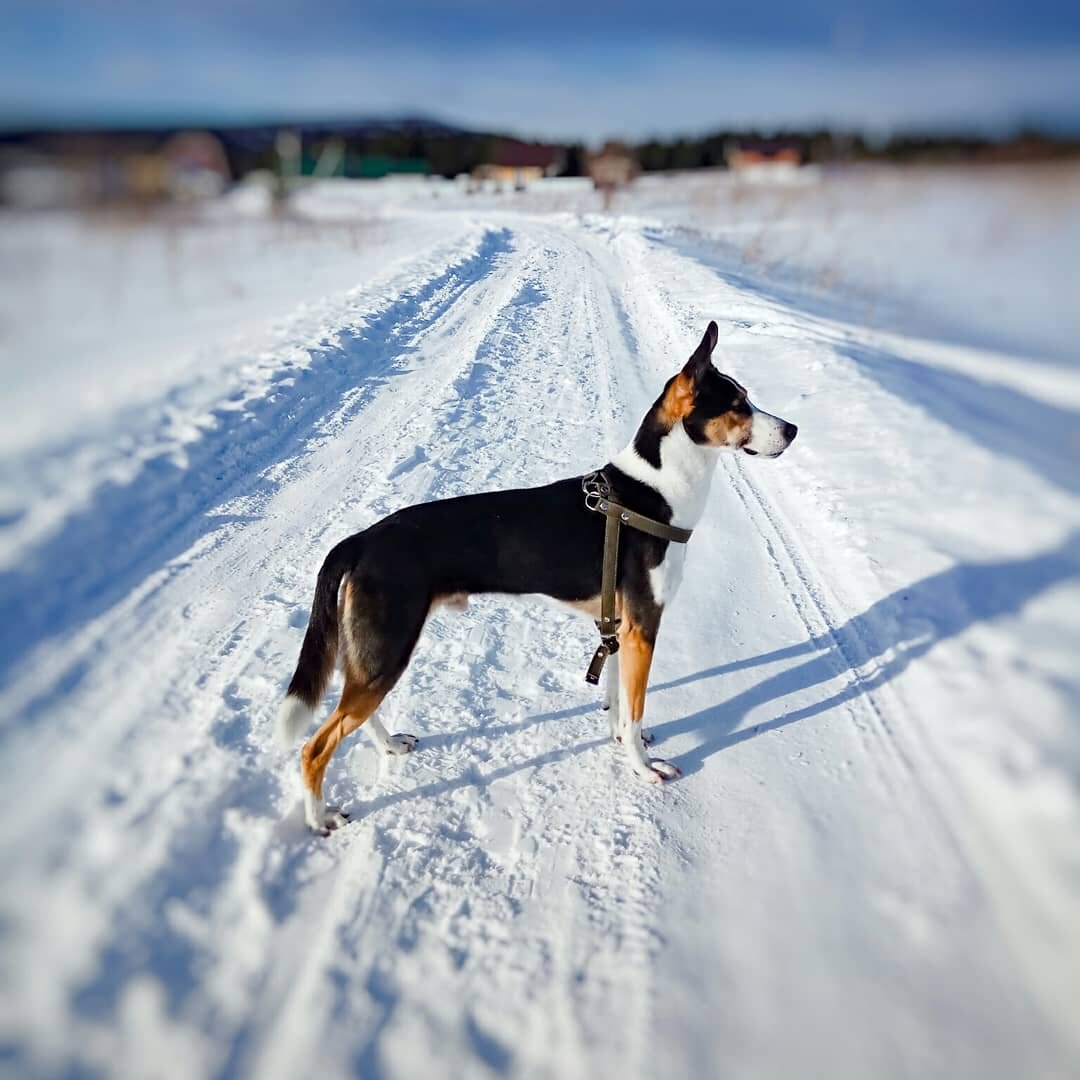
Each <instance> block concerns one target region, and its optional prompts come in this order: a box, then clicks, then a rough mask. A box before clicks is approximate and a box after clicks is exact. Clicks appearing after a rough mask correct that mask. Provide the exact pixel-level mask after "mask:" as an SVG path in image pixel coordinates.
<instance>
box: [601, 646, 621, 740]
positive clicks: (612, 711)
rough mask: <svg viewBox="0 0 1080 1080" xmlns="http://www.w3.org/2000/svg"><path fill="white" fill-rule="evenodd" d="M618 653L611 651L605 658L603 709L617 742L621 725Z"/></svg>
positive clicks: (619, 738) (619, 737) (612, 735)
mask: <svg viewBox="0 0 1080 1080" xmlns="http://www.w3.org/2000/svg"><path fill="white" fill-rule="evenodd" d="M620 696H621V695H620V693H619V654H618V653H617V652H616V653H612V654H611V655H610V656H609V657H608V659H607V677H606V681H605V682H604V709H605V710H606V712H607V714H608V723H609V724H610V725H611V737H612V738H613V739H614V740H615V741H616V742H619V741H620V740H621V736H622V726H621V724H620V723H619V712H620V711H619V698H620Z"/></svg>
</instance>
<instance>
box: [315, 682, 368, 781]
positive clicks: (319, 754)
mask: <svg viewBox="0 0 1080 1080" xmlns="http://www.w3.org/2000/svg"><path fill="white" fill-rule="evenodd" d="M385 696H386V691H385V690H371V689H369V688H367V687H365V686H362V685H361V684H359V683H350V682H346V683H345V689H344V690H343V691H342V694H341V700H340V701H339V702H338V706H337V708H336V709H335V710H334V711H333V712H332V713H331V714H330V716H329V718H328V719H327V721H326V723H324V724H323V725H322V727H320V728H319V730H318V731H316V732H315V734H314V735H312V737H311V738H310V739H309V740H308V741H307V743H305V745H304V749H303V750H301V751H300V775H301V776H302V777H303V779H304V785H305V787H307V788H308V789H309V790H310V791H311V792H312V794H313V795H314V796H315V798H317V799H321V798H322V787H323V776H324V775H325V774H326V766H327V765H329V764H330V758H332V757H333V756H334V751H335V750H336V749H337V748H338V745H339V744H340V743H341V741H342V740H343V739H345V738H346V737H347V736H349V735H351V734H352V733H353V732H354V731H355V730H356V729H357V728H358V727H360V725H361V724H363V722H364V721H365V720H366V719H367V718H368V717H369V716H370V715H371V714H372V713H373V712H374V711H375V710H376V709H377V708H378V706H379V702H380V701H382V699H383V698H384V697H385Z"/></svg>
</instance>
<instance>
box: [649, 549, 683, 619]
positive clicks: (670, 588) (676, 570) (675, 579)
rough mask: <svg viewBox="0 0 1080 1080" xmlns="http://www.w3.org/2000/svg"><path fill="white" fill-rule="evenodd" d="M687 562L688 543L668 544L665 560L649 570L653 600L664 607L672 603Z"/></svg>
mask: <svg viewBox="0 0 1080 1080" xmlns="http://www.w3.org/2000/svg"><path fill="white" fill-rule="evenodd" d="M685 563H686V545H685V544H668V549H667V551H666V552H665V553H664V558H663V561H662V562H661V563H660V565H659V566H654V567H653V568H652V569H651V570H650V571H649V588H650V589H652V594H653V600H654V601H655V602H656V603H657V604H659V605H660V606H661V607H664V606H665V605H667V604H670V603H671V601H672V599H673V598H674V596H675V593H676V592H678V590H679V585H680V583H681V582H682V576H683V566H684V565H685Z"/></svg>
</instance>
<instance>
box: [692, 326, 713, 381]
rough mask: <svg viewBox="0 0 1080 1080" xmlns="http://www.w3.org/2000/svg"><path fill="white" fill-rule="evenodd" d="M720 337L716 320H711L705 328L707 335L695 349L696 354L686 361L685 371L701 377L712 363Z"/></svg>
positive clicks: (698, 377)
mask: <svg viewBox="0 0 1080 1080" xmlns="http://www.w3.org/2000/svg"><path fill="white" fill-rule="evenodd" d="M719 337H720V329H719V327H718V326H717V325H716V323H715V322H710V323H709V325H708V326H707V327H706V329H705V336H704V337H703V338H702V339H701V344H700V345H699V346H698V347H697V348H696V349H695V350H694V355H693V356H691V357H690V359H689V360H687V361H686V365H685V366H684V367H683V371H684V372H685V373H686V374H687V375H689V376H690V378H692V379H700V378H701V376H702V375H704V374H705V372H706V371H708V369H709V365H710V364H712V354H713V349H715V348H716V341H717V338H719Z"/></svg>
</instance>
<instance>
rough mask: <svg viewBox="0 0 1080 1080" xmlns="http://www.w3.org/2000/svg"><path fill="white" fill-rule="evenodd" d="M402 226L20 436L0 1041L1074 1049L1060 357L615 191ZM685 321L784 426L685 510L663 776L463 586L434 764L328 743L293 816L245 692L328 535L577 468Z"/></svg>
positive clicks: (1005, 1059)
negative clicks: (299, 295)
mask: <svg viewBox="0 0 1080 1080" xmlns="http://www.w3.org/2000/svg"><path fill="white" fill-rule="evenodd" d="M433 216H437V215H433ZM417 220H419V219H417ZM409 221H410V222H411V223H410V225H409V227H410V228H414V227H416V228H418V232H417V236H419V237H422V238H423V239H422V242H421V241H419V240H418V242H417V244H416V246H415V249H414V250H412V251H411V252H409V253H408V254H405V255H403V254H401V253H400V252H396V253H395V259H394V260H393V261H392V263H388V264H387V265H386V266H385V267H383V268H382V269H381V270H380V272H379V274H378V275H373V276H371V277H370V278H369V279H366V280H365V281H364V282H362V283H361V284H360V285H359V286H356V282H355V280H350V279H348V278H346V279H344V280H343V281H342V282H341V292H340V293H334V294H331V293H329V292H328V293H327V297H328V298H327V299H326V300H325V301H324V302H322V304H321V306H320V307H319V309H318V318H317V319H313V318H311V317H308V316H305V315H304V313H303V312H300V313H298V314H296V315H295V316H293V317H290V318H282V319H280V320H279V322H278V323H276V324H275V325H274V327H273V328H272V329H270V330H266V331H265V335H264V338H262V339H260V341H259V345H258V355H259V357H261V358H262V359H260V360H259V361H258V362H252V363H249V364H247V365H246V366H245V367H243V370H242V371H241V373H240V374H239V375H237V376H236V380H235V381H234V382H233V383H219V382H214V381H211V382H209V383H206V384H205V385H203V384H202V383H200V384H199V387H200V389H199V390H198V392H196V391H195V390H193V389H192V388H191V386H190V385H189V384H187V383H182V382H178V381H177V380H176V379H173V380H171V382H170V385H168V386H167V387H165V388H163V391H162V401H163V402H164V404H162V405H160V407H159V406H157V405H155V406H154V408H151V409H147V408H145V407H140V409H139V410H137V424H136V422H135V420H133V419H131V417H132V416H133V415H135V414H134V413H124V414H123V415H122V416H121V418H120V419H117V420H113V421H108V422H103V423H102V431H103V432H104V434H103V435H101V437H100V438H97V437H95V436H93V435H90V436H87V437H86V438H84V439H81V440H74V439H70V440H68V441H67V442H65V443H63V444H58V445H51V446H48V447H45V448H42V447H31V448H29V449H26V450H25V451H23V452H21V453H20V454H19V455H17V456H14V455H13V456H12V458H11V463H10V465H9V466H5V468H6V480H7V482H8V495H9V501H12V500H14V505H15V508H14V509H13V510H11V512H10V513H6V516H5V522H6V526H5V528H6V535H5V538H4V546H3V550H2V554H3V556H4V557H3V561H2V563H0V602H2V605H3V610H4V612H5V618H4V620H3V629H2V631H0V633H2V637H0V677H2V687H0V715H2V716H3V720H4V724H3V728H2V730H0V740H2V754H0V761H2V765H0V769H2V774H3V780H4V791H5V793H6V797H7V802H8V807H9V809H8V811H7V813H5V814H4V815H3V819H2V824H0V841H2V851H3V867H4V876H5V886H4V890H3V897H2V906H0V917H2V923H0V924H2V927H3V930H2V933H3V964H4V975H5V977H4V984H5V988H6V989H5V991H4V999H3V1000H4V1004H3V1013H2V1022H3V1028H2V1039H3V1043H4V1044H5V1046H6V1048H7V1049H6V1051H5V1054H6V1056H7V1059H8V1062H9V1063H10V1064H12V1065H13V1067H14V1068H15V1070H16V1072H17V1073H18V1074H19V1075H25V1076H34V1075H42V1076H45V1075H57V1074H61V1075H69V1074H70V1075H74V1074H75V1073H77V1072H78V1071H79V1070H80V1069H86V1070H90V1071H94V1070H105V1071H107V1072H110V1073H114V1074H117V1075H125V1076H176V1077H185V1078H189V1077H194V1076H204V1075H205V1076H211V1075H214V1076H217V1075H224V1076H252V1077H259V1078H264V1077H295V1076H306V1075H312V1073H313V1064H312V1063H313V1062H317V1063H318V1068H317V1072H318V1075H320V1076H323V1077H335V1076H346V1075H360V1076H376V1075H378V1076H435V1075H439V1076H442V1075H446V1076H483V1075H489V1074H507V1075H521V1076H536V1077H541V1076H552V1077H554V1076H558V1077H577V1076H580V1077H596V1076H631V1077H632V1076H642V1077H644V1076H655V1075H656V1072H657V1069H658V1068H660V1069H661V1071H662V1073H663V1074H664V1075H684V1076H750V1075H754V1076H766V1075H768V1076H792V1075H838V1076H851V1077H869V1076H873V1077H907V1076H918V1077H936V1076H942V1077H945V1076H949V1077H957V1076H970V1077H975V1076H979V1077H991V1076H993V1077H998V1076H1000V1077H1017V1076H1029V1077H1036V1076H1039V1077H1055V1076H1061V1077H1065V1076H1069V1075H1075V1072H1076V1069H1077V1068H1078V1067H1080V1031H1078V1029H1077V1026H1076V1023H1075V1011H1076V1010H1075V1006H1076V1002H1077V1001H1080V914H1078V896H1080V888H1078V886H1077V881H1078V880H1080V878H1078V874H1080V853H1078V848H1077V842H1076V836H1077V835H1080V833H1078V832H1077V827H1078V825H1080V795H1078V793H1077V789H1076V781H1077V775H1078V773H1080V745H1078V739H1077V736H1076V733H1075V730H1074V727H1073V725H1075V722H1076V719H1077V714H1078V704H1080V685H1078V682H1077V670H1076V666H1075V661H1076V653H1077V648H1076V646H1077V642H1078V640H1080V618H1078V615H1077V612H1078V610H1080V604H1078V603H1077V601H1078V600H1080V499H1078V498H1077V494H1078V493H1077V482H1076V477H1077V475H1078V473H1077V456H1076V455H1077V445H1078V444H1077V442H1076V430H1077V415H1076V412H1075V408H1076V405H1077V401H1076V400H1072V401H1069V400H1065V401H1064V403H1063V401H1062V396H1061V394H1059V393H1057V392H1054V391H1053V387H1055V386H1056V385H1057V384H1058V383H1063V384H1068V385H1069V386H1070V387H1071V388H1072V389H1075V382H1070V379H1071V378H1072V376H1070V375H1068V374H1066V375H1062V374H1061V372H1060V371H1058V370H1057V369H1052V368H1049V367H1041V366H1040V365H1039V364H1036V363H1029V362H1027V361H1025V360H1022V359H1019V358H1014V357H1011V356H1008V355H1005V354H985V355H986V364H985V366H984V368H983V369H982V370H984V371H987V372H989V373H990V375H989V377H986V378H983V377H980V376H977V375H975V374H973V373H972V372H973V370H974V369H976V368H978V365H979V357H980V355H982V354H979V353H977V352H976V351H975V350H973V349H970V348H968V349H965V348H962V347H960V346H957V345H953V344H949V345H946V344H939V343H935V342H933V341H930V340H924V339H918V338H914V337H910V338H904V337H901V336H900V335H898V334H896V333H895V332H893V333H886V332H884V331H878V330H873V329H870V328H869V327H866V326H861V325H859V324H858V323H851V322H842V321H840V320H838V319H836V318H833V317H830V316H828V315H826V314H824V313H822V309H821V308H818V307H815V306H814V305H813V304H810V303H807V304H804V305H800V304H799V303H797V302H794V301H792V300H791V299H781V298H780V297H779V296H778V295H777V294H776V293H775V292H773V291H771V290H770V289H768V288H766V287H764V284H763V283H762V282H755V281H753V280H747V279H746V278H745V277H744V276H736V275H732V274H729V273H726V272H725V271H724V268H723V266H722V265H719V263H718V262H717V261H716V259H715V258H713V257H711V256H710V255H709V252H708V250H707V249H706V248H704V247H700V248H695V247H694V246H693V245H690V244H688V243H687V242H686V237H685V233H684V232H681V231H680V232H678V233H676V232H672V233H667V232H666V231H665V230H663V229H657V228H656V227H655V224H654V223H649V222H647V221H645V220H644V219H638V218H633V217H615V218H604V217H599V216H591V215H579V214H571V213H551V214H526V213H510V212H501V211H497V210H496V211H491V212H487V213H480V214H473V215H470V216H467V217H466V216H463V217H461V218H460V220H458V221H456V222H455V226H454V228H453V229H448V228H445V227H443V226H440V228H439V230H438V231H437V233H436V232H435V231H434V230H432V231H431V233H430V234H428V233H424V232H423V228H422V227H417V226H415V221H413V219H409ZM345 290H349V291H347V292H346V291H345ZM281 314H282V315H284V313H281ZM710 317H712V318H716V319H717V320H718V321H719V322H720V325H721V340H720V345H719V347H718V349H717V353H716V357H715V359H716V361H717V363H718V365H719V366H721V367H722V368H724V369H726V370H729V371H730V372H731V373H732V374H733V375H735V376H736V377H737V378H739V379H740V380H741V381H742V382H744V383H745V384H746V385H747V386H748V387H749V388H750V390H751V393H752V395H753V396H754V398H755V400H756V401H757V402H758V403H759V404H760V405H761V406H762V407H764V408H766V409H769V410H770V411H775V412H777V413H780V414H782V415H784V416H787V417H789V418H790V419H792V420H794V421H796V422H797V423H798V424H799V427H800V431H801V434H800V437H799V440H798V442H797V443H796V444H795V446H794V447H793V448H792V451H791V453H789V454H788V455H786V456H785V458H784V459H783V460H782V461H780V462H777V463H760V462H753V461H749V460H741V459H740V460H738V461H736V460H735V459H734V458H732V459H730V460H725V461H724V462H723V464H722V466H721V469H720V470H719V472H718V475H717V480H716V483H715V485H714V489H713V494H712V499H711V505H710V508H709V510H708V512H707V514H706V518H705V520H704V522H703V523H702V525H701V527H700V528H699V530H698V531H697V532H696V533H695V537H694V540H693V542H692V543H691V545H690V548H689V553H688V564H687V571H686V578H685V581H684V585H683V589H682V592H681V593H680V595H679V596H678V598H677V600H676V602H675V603H674V605H673V606H672V609H671V610H670V612H669V613H668V615H667V617H666V620H665V623H664V627H663V629H662V632H661V638H660V642H659V644H658V648H657V658H656V664H655V667H654V675H653V686H652V690H651V692H650V696H649V699H648V705H647V710H646V722H647V726H648V727H650V728H651V729H652V731H653V732H654V734H655V735H656V737H657V740H658V750H659V752H660V753H661V756H663V757H665V758H669V759H672V760H675V761H677V762H678V763H679V764H680V766H681V767H682V769H683V772H684V779H683V780H681V781H679V782H677V783H674V784H671V785H664V786H662V787H661V788H659V789H658V788H655V787H649V786H646V785H643V784H641V783H640V782H638V781H637V780H636V779H635V778H634V777H633V776H632V774H631V773H630V771H629V769H628V768H627V767H626V766H625V764H624V763H623V762H622V761H621V760H620V759H619V757H618V755H617V754H616V753H615V752H614V750H613V748H612V747H611V746H610V744H609V742H608V740H607V739H606V738H605V734H606V730H607V724H606V720H605V719H604V718H603V716H602V714H601V713H600V712H599V711H598V709H597V701H596V695H595V692H593V691H591V690H590V689H589V688H588V687H587V686H586V685H585V683H584V681H583V678H582V674H583V669H584V665H585V663H586V662H587V660H588V657H589V655H590V654H591V650H592V647H593V643H594V642H593V637H594V634H593V630H592V627H591V624H589V623H588V622H587V621H585V620H581V619H578V618H576V617H575V616H573V615H572V614H570V613H568V612H566V611H565V610H563V609H560V608H557V607H555V606H553V605H552V606H549V605H547V604H545V603H544V602H542V601H538V600H534V601H518V600H506V599H502V598H494V597H486V598H479V599H475V600H474V601H473V602H472V604H471V606H470V609H469V611H468V612H467V613H464V614H457V613H451V612H447V611H443V612H440V613H438V614H436V615H435V616H434V617H433V618H432V619H431V621H430V622H429V624H428V627H427V630H426V631H425V634H424V636H423V638H422V640H421V644H420V646H419V648H418V651H417V654H416V657H415V658H414V661H413V664H412V665H411V667H410V668H409V670H408V672H407V674H406V676H405V678H404V679H403V680H402V683H401V684H400V685H399V686H398V688H397V689H396V690H395V691H394V692H393V694H392V695H391V697H390V698H389V699H388V700H387V703H386V706H385V707H384V708H385V715H384V720H385V722H386V725H387V727H388V728H389V729H390V730H407V731H412V732H415V733H416V734H417V735H419V737H420V740H421V741H420V746H419V748H418V750H417V752H416V753H415V754H413V755H411V756H409V757H407V758H403V759H387V758H382V757H380V756H378V755H377V754H376V751H375V748H374V746H373V744H372V743H371V742H370V740H368V739H367V738H366V736H365V735H364V734H363V732H361V733H360V734H359V736H358V737H354V738H353V740H352V741H351V743H350V744H349V745H348V746H347V747H346V748H345V750H344V751H343V752H341V753H339V755H338V756H337V757H336V758H335V760H334V762H333V764H332V765H331V768H330V771H329V773H328V784H327V787H328V791H327V798H328V800H329V801H331V802H336V803H341V804H344V805H345V806H347V807H349V808H350V809H351V810H352V811H353V814H354V817H355V819H356V820H355V823H354V824H352V825H351V826H350V827H349V828H347V829H344V830H342V831H341V832H339V833H336V834H334V835H333V836H332V837H331V838H330V839H329V840H321V839H316V838H313V837H311V836H309V835H308V834H307V833H306V832H305V831H304V829H303V827H302V821H301V813H300V807H299V787H298V780H297V776H296V772H297V768H296V755H295V753H288V754H286V753H284V752H282V751H280V750H279V749H277V748H276V746H275V745H274V744H273V741H272V731H271V728H272V717H273V715H274V712H275V710H276V708H277V705H278V703H279V701H280V699H281V695H282V691H283V687H284V684H285V682H286V681H287V680H288V677H289V675H290V674H291V671H292V667H293V664H294V661H295V658H296V653H297V650H298V648H299V643H300V640H301V637H302V634H303V628H304V626H305V624H306V617H307V605H308V604H309V603H310V599H311V592H312V587H313V582H314V574H315V571H316V570H317V568H318V565H319V563H320V561H321V559H322V556H323V554H324V553H325V551H326V550H327V549H328V548H329V546H330V545H331V544H332V543H333V542H335V541H336V540H337V539H340V538H341V537H342V536H343V535H346V534H348V533H350V532H353V531H356V530H357V529H360V528H363V527H364V526H366V525H368V524H370V523H371V522H373V521H375V520H376V519H377V518H379V517H380V516H382V515H384V514H386V513H388V512H390V511H392V510H393V509H395V508H397V507H399V506H402V505H404V504H406V503H408V502H412V501H418V500H424V499H433V498H440V497H444V496H449V495H454V494H459V493H464V492H468V491H477V490H484V489H491V488H495V487H500V486H517V485H524V484H530V483H542V482H545V481H547V480H550V479H553V478H556V477H559V476H564V475H569V474H572V473H575V472H582V471H585V470H586V469H588V468H589V467H593V466H596V465H599V464H601V463H603V461H604V460H606V459H607V457H608V456H610V454H611V453H613V452H614V451H615V450H617V449H618V448H619V447H620V446H621V445H623V444H624V443H625V441H626V440H627V439H628V438H629V436H630V434H631V433H632V431H633V429H634V427H635V425H636V421H637V420H638V418H639V417H640V415H641V414H642V413H643V412H644V410H645V408H646V407H647V406H648V404H649V403H650V402H651V401H652V399H653V398H654V397H655V395H656V393H657V392H658V390H659V388H660V386H661V385H662V383H663V380H664V379H665V378H666V377H667V376H668V375H669V374H671V373H672V372H673V371H674V370H675V369H676V367H677V366H678V365H680V364H681V363H682V362H683V360H684V359H685V357H686V355H688V353H689V351H690V349H691V348H692V347H693V345H694V344H695V343H696V341H697V339H698V338H699V337H700V334H701V330H702V328H703V326H704V323H705V321H707V319H708V318H710ZM1026 372H1027V373H1030V377H1027V376H1026V375H1025V373H1026ZM1055 380H1057V382H1055ZM215 394H216V395H217V399H216V400H215ZM125 417H126V418H127V419H125ZM124 424H129V425H134V426H130V430H129V428H128V427H124V426H123V425H124ZM110 425H111V426H110ZM72 476H76V477H79V478H81V479H80V482H79V484H77V485H76V484H73V483H71V482H70V478H71V477H72ZM39 483H40V484H42V485H46V486H45V489H44V490H46V491H47V493H48V496H49V497H48V499H47V500H43V501H39V502H38V503H37V505H36V506H32V505H30V504H29V502H28V503H27V505H26V506H19V505H18V494H19V492H20V491H25V490H26V488H27V487H28V486H29V485H31V484H39ZM12 493H14V494H12ZM328 704H329V701H328Z"/></svg>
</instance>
